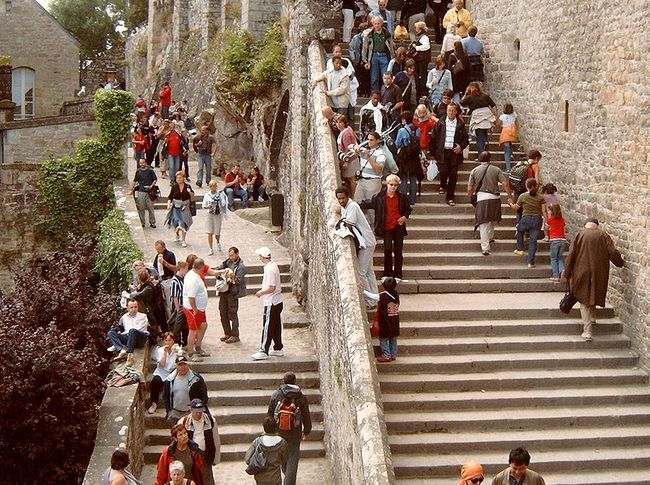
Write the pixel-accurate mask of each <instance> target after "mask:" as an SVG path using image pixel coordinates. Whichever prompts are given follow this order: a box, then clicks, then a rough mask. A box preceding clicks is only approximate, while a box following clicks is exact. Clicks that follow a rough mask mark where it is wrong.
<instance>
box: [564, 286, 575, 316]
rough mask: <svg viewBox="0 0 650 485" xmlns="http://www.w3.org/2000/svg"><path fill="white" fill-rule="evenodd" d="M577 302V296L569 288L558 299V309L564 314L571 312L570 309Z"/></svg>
mask: <svg viewBox="0 0 650 485" xmlns="http://www.w3.org/2000/svg"><path fill="white" fill-rule="evenodd" d="M576 303H578V300H577V298H576V297H575V295H574V294H573V293H571V290H569V291H567V292H566V293H565V294H564V296H563V297H562V299H561V300H560V311H561V312H562V313H564V314H566V315H568V314H569V313H571V310H572V309H573V307H574V306H575V304H576Z"/></svg>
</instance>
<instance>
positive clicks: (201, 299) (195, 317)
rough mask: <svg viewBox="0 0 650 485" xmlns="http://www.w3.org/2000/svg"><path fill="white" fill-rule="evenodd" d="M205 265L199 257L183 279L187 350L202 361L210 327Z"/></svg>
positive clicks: (192, 357)
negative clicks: (207, 314) (204, 275)
mask: <svg viewBox="0 0 650 485" xmlns="http://www.w3.org/2000/svg"><path fill="white" fill-rule="evenodd" d="M204 266H205V261H203V259H201V258H199V259H197V260H196V261H194V265H193V266H192V271H188V272H187V274H186V275H185V279H184V280H183V313H184V314H185V318H186V319H187V328H188V329H189V334H188V335H187V352H188V354H189V356H190V360H191V361H192V362H200V361H201V355H204V356H207V355H209V354H208V353H207V352H205V353H203V354H202V353H201V352H199V350H198V349H200V348H201V343H202V342H203V337H204V336H205V332H206V331H207V329H208V322H207V320H206V318H205V310H206V309H207V308H208V290H207V289H206V287H205V283H204V281H203V278H201V275H200V272H201V270H202V269H203V267H204Z"/></svg>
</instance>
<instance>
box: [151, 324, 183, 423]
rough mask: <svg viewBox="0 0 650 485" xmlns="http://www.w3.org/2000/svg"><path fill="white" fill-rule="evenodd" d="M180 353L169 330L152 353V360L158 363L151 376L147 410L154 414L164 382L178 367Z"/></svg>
mask: <svg viewBox="0 0 650 485" xmlns="http://www.w3.org/2000/svg"><path fill="white" fill-rule="evenodd" d="M178 353H179V348H178V345H176V339H175V337H174V333H173V332H167V333H165V335H164V336H163V346H162V347H156V348H155V349H154V351H153V352H152V354H151V360H153V361H154V362H155V363H156V369H155V370H154V371H153V377H152V378H151V385H150V386H149V387H150V388H151V404H150V405H149V409H147V412H148V413H149V414H153V413H155V412H156V409H158V397H160V391H162V389H163V383H164V382H165V381H166V380H167V378H168V377H169V375H170V374H171V373H172V372H173V370H174V369H175V368H176V357H177V355H178Z"/></svg>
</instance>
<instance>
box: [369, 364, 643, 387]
mask: <svg viewBox="0 0 650 485" xmlns="http://www.w3.org/2000/svg"><path fill="white" fill-rule="evenodd" d="M379 381H380V383H381V389H382V392H383V393H396V392H400V393H419V392H451V391H457V392H469V391H481V390H487V389H501V390H517V389H519V390H526V391H528V390H531V389H532V390H534V389H553V388H560V387H580V386H585V387H587V386H592V387H593V386H601V385H603V386H612V385H627V384H638V385H641V384H647V383H648V376H647V374H646V373H645V372H643V371H641V370H640V369H636V368H624V369H602V368H599V369H551V370H547V371H543V372H540V371H539V370H537V369H535V370H523V371H517V370H512V371H499V372H492V373H489V374H488V373H481V372H473V373H465V374H451V375H449V374H435V373H427V374H412V375H397V374H390V373H380V374H379Z"/></svg>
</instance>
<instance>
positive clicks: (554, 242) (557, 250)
mask: <svg viewBox="0 0 650 485" xmlns="http://www.w3.org/2000/svg"><path fill="white" fill-rule="evenodd" d="M565 243H566V241H565V240H564V239H551V269H552V270H553V277H554V278H559V277H560V275H561V274H562V272H563V271H564V245H565Z"/></svg>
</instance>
